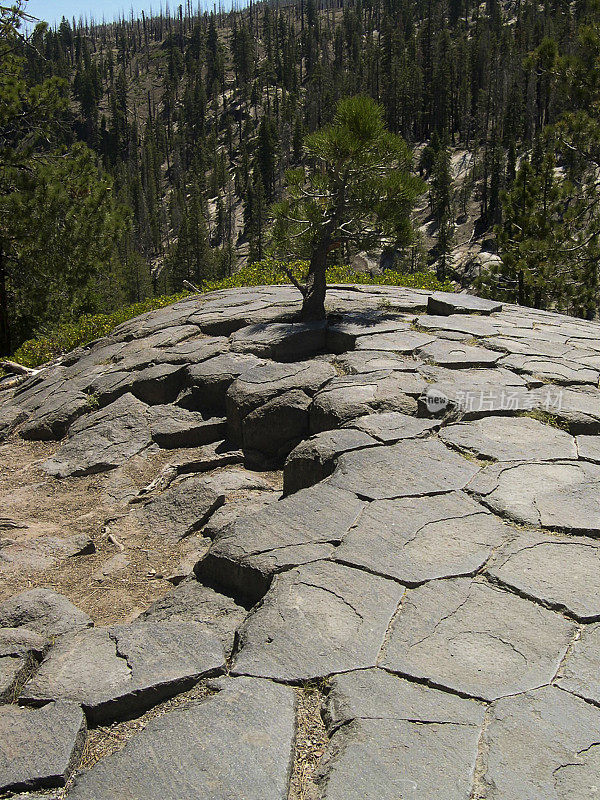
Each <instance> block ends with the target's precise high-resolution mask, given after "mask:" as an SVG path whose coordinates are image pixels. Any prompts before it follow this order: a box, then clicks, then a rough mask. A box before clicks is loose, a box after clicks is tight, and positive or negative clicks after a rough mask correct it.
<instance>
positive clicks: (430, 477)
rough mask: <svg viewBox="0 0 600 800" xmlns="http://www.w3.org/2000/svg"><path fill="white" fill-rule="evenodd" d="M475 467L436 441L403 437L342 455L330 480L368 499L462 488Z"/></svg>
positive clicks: (418, 494)
mask: <svg viewBox="0 0 600 800" xmlns="http://www.w3.org/2000/svg"><path fill="white" fill-rule="evenodd" d="M478 469H479V468H478V467H477V466H476V465H474V464H472V463H471V462H469V461H467V460H466V459H464V458H462V457H461V456H459V455H457V454H456V453H454V452H452V450H449V449H448V448H447V447H445V446H444V445H443V444H441V443H440V442H438V441H433V440H426V441H419V440H417V441H415V440H411V439H408V440H405V441H402V442H399V443H398V444H395V445H390V446H388V447H383V446H382V447H370V448H368V449H367V450H357V451H356V452H354V453H346V454H344V455H342V456H341V457H340V459H339V461H338V465H337V468H336V470H335V472H334V473H333V475H332V476H331V478H329V483H331V485H332V486H337V487H338V488H340V489H347V490H348V491H350V492H355V493H356V494H358V495H359V496H361V497H367V498H369V499H371V500H386V499H387V500H391V499H393V498H396V497H418V496H420V495H428V494H439V493H441V492H450V491H452V490H454V489H462V488H463V487H464V486H465V485H466V484H467V483H468V482H469V481H470V480H471V478H473V476H474V475H475V474H476V473H477V471H478Z"/></svg>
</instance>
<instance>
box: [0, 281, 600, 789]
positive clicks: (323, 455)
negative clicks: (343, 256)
mask: <svg viewBox="0 0 600 800" xmlns="http://www.w3.org/2000/svg"><path fill="white" fill-rule="evenodd" d="M327 303H328V319H327V321H326V322H323V323H318V324H316V323H315V324H310V325H304V324H302V323H301V322H299V321H298V318H297V312H298V305H299V299H298V293H297V292H296V290H295V289H294V288H293V287H289V286H277V287H274V286H270V287H258V288H249V289H235V290H230V291H223V292H217V293H213V294H209V295H205V296H201V297H189V298H186V299H185V300H182V301H180V302H178V303H176V304H174V305H173V306H171V307H169V308H164V309H161V310H159V311H156V312H151V313H148V314H145V315H143V316H141V317H138V318H137V319H134V320H130V321H128V322H126V323H124V324H123V325H121V326H119V328H117V329H116V330H115V331H113V333H112V334H111V335H110V336H108V337H106V338H105V339H102V340H100V341H97V342H95V343H93V344H91V345H90V346H88V347H84V348H79V349H78V350H77V351H74V352H73V353H70V354H67V355H65V356H63V357H61V358H60V359H58V360H57V361H56V362H55V363H53V364H51V365H49V366H48V367H46V368H45V369H43V370H42V371H40V372H39V374H37V375H35V376H34V377H32V378H28V379H26V380H25V381H24V382H22V383H21V384H19V385H18V386H17V387H16V388H11V389H7V390H4V391H1V392H0V459H1V460H2V464H3V469H2V470H1V473H2V474H0V572H1V574H2V576H3V579H4V580H3V585H2V587H0V702H1V704H0V795H3V796H4V795H6V796H12V797H14V798H16V797H22V796H24V795H21V794H19V793H20V792H23V791H25V792H27V791H33V792H40V791H41V792H44V791H46V790H52V792H54V793H53V794H52V795H27V796H29V797H34V796H35V797H38V796H39V797H41V796H45V797H52V798H61V799H62V798H73V799H74V800H79V799H80V800H105V799H106V800H117V798H120V797H123V798H125V797H126V798H127V800H148V799H149V798H154V797H156V798H157V800H158V798H161V800H166V799H167V798H173V800H184V798H185V800H187V798H192V797H194V798H206V799H207V800H208V798H210V800H240V798H245V800H300V798H301V797H302V798H310V800H398V798H400V797H402V798H405V800H484V799H485V800H516V799H517V798H519V800H521V799H522V800H525V799H526V800H579V798H582V799H583V798H586V800H587V798H593V797H595V796H596V794H597V793H598V786H599V785H600V680H599V678H598V674H599V670H600V627H599V626H600V538H598V537H599V536H600V389H599V387H598V380H599V377H600V359H599V357H598V353H599V352H600V324H597V323H592V322H584V321H582V320H575V319H572V318H569V317H565V316H561V315H558V314H552V313H547V312H542V311H537V310H532V309H526V308H520V307H516V306H506V305H505V306H502V304H500V303H495V302H490V301H486V300H482V299H480V298H476V297H472V296H469V295H466V294H448V293H436V294H433V295H429V294H428V293H426V292H422V291H416V290H409V289H403V288H395V287H383V286H378V287H368V286H335V287H331V289H330V290H329V293H328V300H327ZM315 693H316V694H317V695H318V696H319V697H320V703H321V717H322V722H321V721H320V720H319V719H318V716H317V715H316V713H315V711H314V709H316V707H317V706H316V705H315V704H314V702H313V703H312V705H311V703H310V702H307V701H306V698H307V697H308V696H310V697H313V698H314V697H315ZM307 708H313V712H310V713H312V714H313V716H312V717H310V718H307V716H306V715H307V714H308V713H309V712H307ZM309 716H310V715H309ZM106 725H110V726H112V727H111V731H114V736H113V737H112V739H113V740H112V743H111V745H110V746H108V745H107V744H106V735H105V734H104V733H103V731H104V730H105V729H104V728H103V727H100V728H99V727H98V726H106ZM309 731H312V733H309ZM315 731H316V732H317V733H315ZM318 731H321V733H318ZM319 736H320V737H321V739H319V738H318V737H319ZM86 737H87V747H84V744H85V741H86ZM311 737H312V738H311ZM315 737H316V738H315ZM311 748H312V749H311ZM308 752H310V753H312V756H311V758H312V761H310V764H312V766H311V767H310V768H309V766H308V765H309V758H308V756H307V755H306V754H307V753H308ZM315 753H316V755H315ZM318 756H320V758H318ZM316 761H318V764H317V766H316V768H314V763H316ZM298 786H300V787H301V793H300V794H299V793H298V792H299V790H298Z"/></svg>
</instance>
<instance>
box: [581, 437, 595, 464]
mask: <svg viewBox="0 0 600 800" xmlns="http://www.w3.org/2000/svg"><path fill="white" fill-rule="evenodd" d="M575 441H576V442H577V453H578V455H579V458H582V459H584V460H585V461H595V462H596V463H597V464H600V436H577V438H576V440H575Z"/></svg>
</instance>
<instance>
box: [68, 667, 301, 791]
mask: <svg viewBox="0 0 600 800" xmlns="http://www.w3.org/2000/svg"><path fill="white" fill-rule="evenodd" d="M218 685H219V687H220V691H219V692H218V693H217V694H215V695H213V696H211V697H208V698H206V699H205V700H203V701H202V702H200V703H193V704H190V705H187V706H185V707H183V708H179V709H176V710H174V711H170V712H169V713H168V714H165V715H163V716H161V717H158V718H157V719H153V720H152V721H150V722H149V723H148V724H147V725H146V727H145V729H144V730H143V731H142V732H141V733H140V734H138V735H137V736H136V737H134V738H133V739H132V740H131V741H130V742H128V743H127V744H126V745H125V747H124V748H123V750H121V751H120V752H118V753H116V754H115V755H112V756H109V757H108V758H106V759H103V760H102V761H100V762H99V763H98V764H96V765H95V766H94V767H93V768H92V769H91V770H90V771H89V772H87V773H83V774H81V775H79V776H78V777H77V778H76V780H75V785H74V787H73V788H72V790H71V791H70V792H69V798H70V800H116V798H118V797H123V798H125V797H126V798H127V800H183V798H186V800H187V798H190V800H191V798H207V799H208V798H210V799H211V800H241V798H244V800H287V797H288V778H289V774H290V771H291V767H292V762H293V745H294V736H295V698H294V692H293V690H292V689H290V688H289V687H286V686H279V685H277V684H275V683H272V682H271V681H261V680H257V679H244V678H241V679H239V678H238V679H236V680H231V681H224V680H223V681H220V682H219V684H218Z"/></svg>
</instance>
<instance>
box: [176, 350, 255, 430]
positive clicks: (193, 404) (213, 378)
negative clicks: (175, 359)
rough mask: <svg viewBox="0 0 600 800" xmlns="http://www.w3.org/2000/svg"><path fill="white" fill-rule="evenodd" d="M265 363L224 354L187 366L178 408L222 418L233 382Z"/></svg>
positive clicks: (233, 354)
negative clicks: (226, 397) (184, 387)
mask: <svg viewBox="0 0 600 800" xmlns="http://www.w3.org/2000/svg"><path fill="white" fill-rule="evenodd" d="M259 364H261V361H260V359H258V358H256V356H253V355H249V354H243V353H223V354H222V355H218V356H215V357H214V358H209V359H208V360H207V361H202V362H201V363H199V364H192V365H190V366H188V367H187V370H186V372H187V374H186V378H185V383H186V386H187V388H186V389H184V390H183V391H182V393H181V395H180V397H179V398H178V400H177V405H179V406H182V407H183V408H187V409H189V410H190V411H200V412H201V413H202V414H205V415H207V414H212V415H215V416H221V415H222V414H223V413H224V411H225V395H226V394H227V390H228V389H229V387H230V385H231V384H232V383H233V381H234V380H235V379H236V378H238V377H239V376H240V375H242V374H243V373H244V372H248V371H249V370H251V369H252V368H253V367H257V366H258V365H259Z"/></svg>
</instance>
